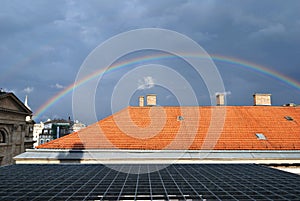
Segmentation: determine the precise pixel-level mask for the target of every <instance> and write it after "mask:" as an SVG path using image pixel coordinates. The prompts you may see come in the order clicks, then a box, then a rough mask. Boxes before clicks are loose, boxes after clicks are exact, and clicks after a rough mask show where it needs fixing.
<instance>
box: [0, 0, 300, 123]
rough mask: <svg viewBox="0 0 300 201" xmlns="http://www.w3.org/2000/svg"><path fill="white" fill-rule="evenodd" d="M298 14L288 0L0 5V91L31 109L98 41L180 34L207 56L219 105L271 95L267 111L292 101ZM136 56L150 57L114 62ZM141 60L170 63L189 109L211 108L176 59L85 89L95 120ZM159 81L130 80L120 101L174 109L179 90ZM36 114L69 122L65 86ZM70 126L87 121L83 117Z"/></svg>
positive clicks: (72, 73) (299, 90) (298, 5)
mask: <svg viewBox="0 0 300 201" xmlns="http://www.w3.org/2000/svg"><path fill="white" fill-rule="evenodd" d="M299 10H300V2H299V1H297V0H294V1H293V0H289V1H279V0H278V1H276V0H270V1H268V0H264V1H258V0H257V1H237V0H236V1H233V0H229V1H217V0H216V1H214V0H207V1H205V0H204V1H176V0H170V1H167V0H163V1H111V0H110V1H93V0H90V1H63V0H60V1H53V0H52V1H35V0H25V1H14V0H1V7H0V61H1V65H0V72H1V73H0V88H2V89H3V90H5V91H12V92H14V93H15V94H16V95H17V96H18V97H19V98H20V99H21V100H24V98H25V96H26V95H28V96H29V100H28V101H29V105H30V107H31V109H32V111H33V112H34V113H37V112H38V111H39V110H41V108H42V107H43V106H45V105H46V103H47V102H48V103H49V100H51V98H53V97H55V96H56V95H57V94H59V93H61V92H62V91H66V90H67V89H68V86H70V85H71V84H72V83H74V82H75V80H76V76H77V74H78V72H79V70H80V67H81V66H82V64H83V62H84V61H85V59H86V58H87V57H88V55H89V54H90V53H91V52H92V51H93V50H94V49H95V48H96V47H97V46H98V45H99V44H101V43H103V42H104V41H106V40H108V39H109V38H111V37H113V36H115V35H117V34H120V33H123V32H126V31H130V30H134V29H141V28H161V29H168V30H172V31H176V32H178V33H181V34H184V35H186V36H187V37H189V38H191V39H192V40H194V41H196V42H197V43H198V44H199V45H200V46H201V47H203V48H204V49H205V50H206V51H207V53H208V54H209V55H211V56H212V58H213V60H214V62H215V65H216V67H217V69H218V71H219V73H220V75H221V77H222V80H223V83H224V86H225V89H224V91H223V92H225V93H226V94H227V104H228V105H252V104H253V100H252V94H253V93H256V92H258V93H272V103H273V105H282V104H285V103H289V102H291V101H293V102H296V103H300V85H299V83H300V68H299V67H300V37H299V36H300V12H299ZM141 54H143V56H145V55H147V54H150V55H151V54H153V55H155V54H158V53H157V52H155V51H146V52H142V53H140V52H137V53H132V54H131V55H128V56H124V57H123V58H120V59H119V60H120V61H126V59H131V58H133V57H134V58H140V57H141ZM116 62H117V61H116ZM151 63H155V64H161V65H167V66H170V67H173V68H174V69H175V70H176V71H178V73H179V74H182V75H183V76H184V79H185V80H187V81H188V82H190V84H191V85H192V88H193V90H194V93H195V94H196V96H197V99H198V102H199V105H210V104H211V101H210V98H211V94H209V93H208V90H207V89H206V88H205V83H204V82H203V80H202V79H201V77H195V75H194V74H195V73H194V72H193V71H192V70H186V69H188V65H187V64H185V63H184V62H183V61H181V60H180V59H178V58H174V59H172V58H167V59H166V58H164V59H161V60H158V59H156V60H152V61H151V60H150V61H139V62H136V63H135V64H134V65H132V66H129V67H128V68H122V69H119V70H115V71H112V72H110V73H107V75H105V76H103V77H102V80H100V81H99V82H98V86H97V90H96V91H95V92H93V94H94V96H95V97H94V99H95V104H96V106H95V108H96V110H97V111H96V113H97V118H98V119H101V118H103V117H105V116H107V115H109V114H110V113H111V112H112V110H115V109H110V103H111V96H112V94H113V91H114V89H115V88H116V85H117V84H118V81H119V80H120V79H121V78H122V76H123V75H124V74H126V73H128V72H130V71H132V70H133V69H135V68H136V67H138V66H139V65H146V64H151ZM185 66H186V67H185ZM148 67H149V70H151V66H148ZM153 69H154V68H153ZM263 69H264V70H268V71H270V72H273V74H272V73H264V72H263V71H264V70H263ZM149 72H150V71H149ZM160 75H161V76H162V77H155V76H156V75H155V74H150V73H149V74H143V75H142V76H140V77H136V80H135V82H136V91H135V93H134V94H132V95H130V97H131V98H130V100H129V101H127V104H130V105H137V103H138V102H137V97H138V96H139V95H144V94H147V93H156V94H157V95H158V104H159V105H176V104H179V103H178V102H179V101H178V100H177V99H178V97H177V96H184V93H185V92H184V91H185V90H186V89H184V88H183V87H182V86H178V87H177V88H176V87H175V88H172V87H161V86H157V85H156V84H157V83H156V82H157V80H159V79H162V78H163V76H165V78H166V79H168V80H170V83H171V82H172V78H170V77H171V76H169V75H168V73H166V74H163V73H161V74H160ZM292 82H293V84H292ZM174 86H176V83H174ZM174 86H173V87H174ZM197 86H199V87H197ZM123 92H124V93H125V94H126V90H125V91H124V90H123ZM177 94H179V95H177ZM117 97H118V98H120V97H121V95H119V96H117ZM84 98H85V97H82V99H83V100H84ZM85 104H87V105H88V104H90V103H89V102H85ZM119 107H120V108H121V107H124V105H120V106H119ZM44 109H45V110H43V112H41V113H39V114H38V116H37V120H38V121H40V120H46V119H47V118H68V116H71V117H72V116H73V112H72V90H69V92H68V93H65V95H63V96H61V98H59V99H57V100H56V101H52V104H50V105H49V107H46V108H44ZM118 109H119V108H117V109H116V110H118ZM79 120H80V121H83V122H84V123H91V121H92V120H90V119H89V118H88V117H85V116H84V115H83V116H82V117H81V119H80V118H79Z"/></svg>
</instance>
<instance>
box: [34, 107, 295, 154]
mask: <svg viewBox="0 0 300 201" xmlns="http://www.w3.org/2000/svg"><path fill="white" fill-rule="evenodd" d="M178 116H182V117H183V119H182V120H179V119H178ZM285 116H291V117H292V118H293V121H288V120H287V119H286V118H284V117H285ZM298 122H300V108H299V107H279V106H219V107H210V106H208V107H128V108H126V109H124V110H122V111H120V112H118V113H116V114H114V115H112V116H109V117H107V118H105V119H103V120H101V121H99V122H97V123H94V124H92V125H90V126H88V127H86V128H84V129H82V130H80V131H78V132H75V133H72V134H70V135H67V136H64V137H62V138H59V139H56V140H53V141H51V142H49V143H47V144H43V145H40V146H38V147H37V148H43V149H150V150H151V149H217V150H295V149H296V150H300V126H299V124H298ZM256 133H262V134H263V135H264V136H265V137H266V140H261V139H258V138H257V137H256V135H255V134H256Z"/></svg>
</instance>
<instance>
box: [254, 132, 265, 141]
mask: <svg viewBox="0 0 300 201" xmlns="http://www.w3.org/2000/svg"><path fill="white" fill-rule="evenodd" d="M255 135H256V137H257V138H258V139H259V140H266V139H267V138H266V136H265V135H264V134H262V133H256V134H255Z"/></svg>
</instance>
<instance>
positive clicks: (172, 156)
mask: <svg viewBox="0 0 300 201" xmlns="http://www.w3.org/2000/svg"><path fill="white" fill-rule="evenodd" d="M14 159H15V160H16V163H17V164H22V163H32V164H43V163H46V164H49V163H87V164H92V163H96V164H97V163H101V164H117V163H122V164H129V163H131V164H132V163H139V164H141V163H156V164H157V163H158V164H161V163H257V164H300V150H267V151H266V150H119V149H101V150H65V149H27V150H26V152H25V153H22V154H20V155H18V156H16V157H14Z"/></svg>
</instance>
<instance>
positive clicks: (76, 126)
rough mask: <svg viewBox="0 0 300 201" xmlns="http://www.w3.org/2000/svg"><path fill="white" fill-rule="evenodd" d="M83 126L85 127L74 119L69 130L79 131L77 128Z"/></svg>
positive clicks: (79, 128)
mask: <svg viewBox="0 0 300 201" xmlns="http://www.w3.org/2000/svg"><path fill="white" fill-rule="evenodd" d="M85 127H86V125H85V124H83V123H81V122H79V121H78V120H75V121H74V124H73V125H72V127H71V131H72V132H77V131H79V130H81V129H83V128H85Z"/></svg>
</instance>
